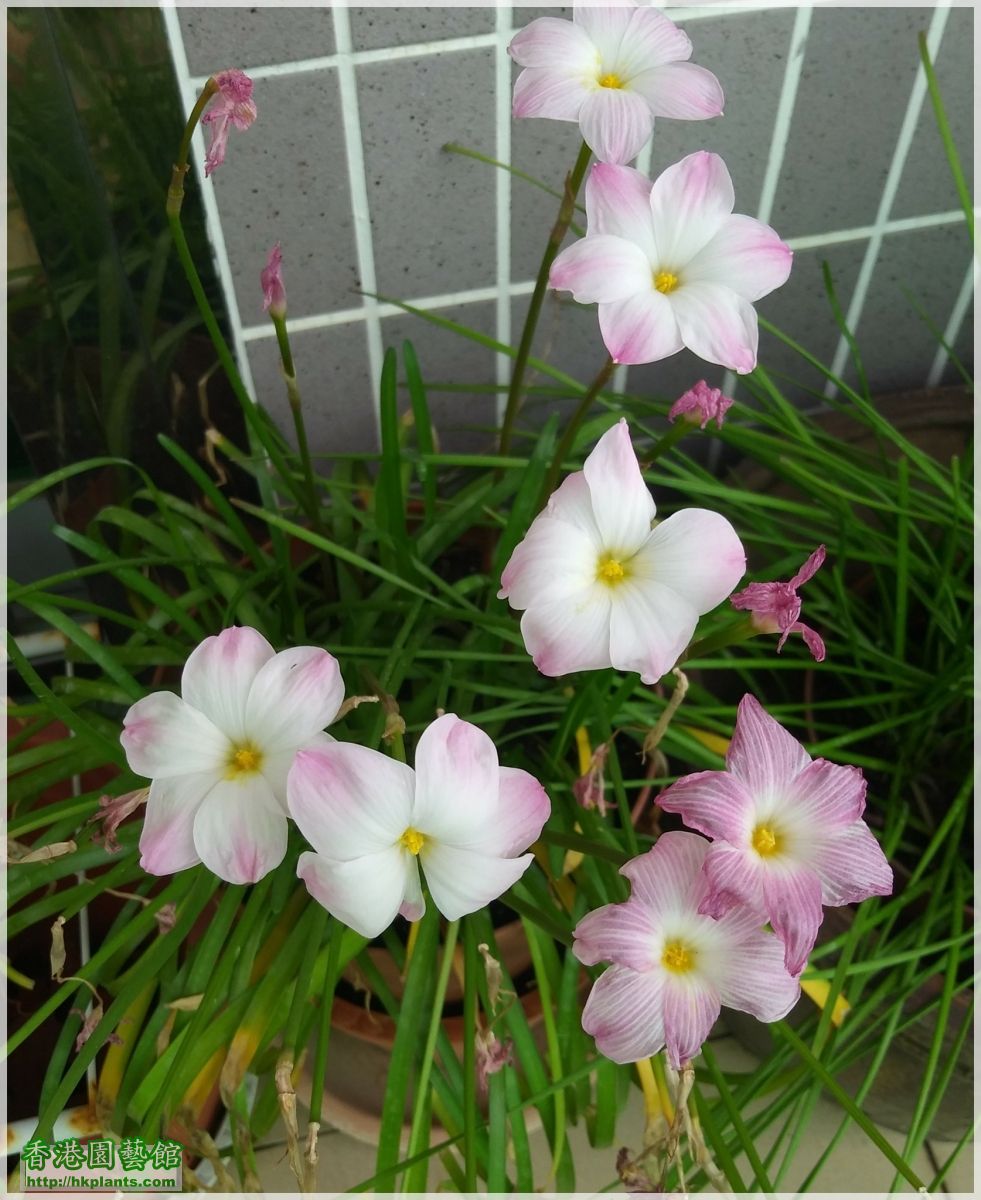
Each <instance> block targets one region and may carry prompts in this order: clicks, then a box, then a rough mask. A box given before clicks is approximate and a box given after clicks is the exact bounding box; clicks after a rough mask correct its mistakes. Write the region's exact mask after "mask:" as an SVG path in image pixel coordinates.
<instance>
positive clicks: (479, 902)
mask: <svg viewBox="0 0 981 1200" xmlns="http://www.w3.org/2000/svg"><path fill="white" fill-rule="evenodd" d="M419 857H420V860H421V862H422V869H423V873H424V874H425V876H426V882H427V883H428V884H429V894H430V895H431V896H432V898H433V903H434V904H435V905H436V907H437V908H438V909H439V911H440V912H441V913H442V914H443V916H444V917H446V919H447V920H448V921H458V920H459V919H460V918H461V917H465V916H466V915H467V914H468V913H472V912H476V911H477V909H478V908H483V907H484V906H485V905H486V904H490V902H491V901H492V900H496V899H497V898H498V896H500V895H502V894H503V893H504V892H506V891H507V890H508V888H509V887H511V885H512V884H514V883H517V882H518V880H519V879H520V878H521V876H522V875H524V873H525V871H527V869H528V867H529V866H531V864H532V862H533V861H534V857H535V856H534V855H533V854H522V855H521V857H520V858H494V857H492V856H490V855H487V854H477V853H476V852H475V851H473V850H461V849H459V848H458V847H456V846H450V845H446V844H444V843H442V842H438V841H437V842H432V843H427V845H425V846H424V847H423V849H422V851H421V853H420V855H419Z"/></svg>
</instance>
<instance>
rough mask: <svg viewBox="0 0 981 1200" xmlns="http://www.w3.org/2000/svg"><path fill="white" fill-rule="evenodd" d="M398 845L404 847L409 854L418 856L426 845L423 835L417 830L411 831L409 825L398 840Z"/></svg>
mask: <svg viewBox="0 0 981 1200" xmlns="http://www.w3.org/2000/svg"><path fill="white" fill-rule="evenodd" d="M399 844H400V845H402V846H404V847H405V848H406V850H408V852H409V853H410V854H418V853H419V851H420V850H421V849H422V848H423V846H424V845H425V844H426V838H425V835H424V834H421V833H420V832H419V830H418V829H413V828H412V826H411V825H410V826H409V828H408V829H407V830H406V831H405V833H403V834H402V836H401V837H400V838H399Z"/></svg>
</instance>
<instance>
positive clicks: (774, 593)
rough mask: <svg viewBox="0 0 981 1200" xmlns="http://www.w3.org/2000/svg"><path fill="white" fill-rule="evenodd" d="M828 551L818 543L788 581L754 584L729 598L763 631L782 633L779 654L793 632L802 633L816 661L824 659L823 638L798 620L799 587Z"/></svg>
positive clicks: (815, 572)
mask: <svg viewBox="0 0 981 1200" xmlns="http://www.w3.org/2000/svg"><path fill="white" fill-rule="evenodd" d="M824 555H825V550H824V547H823V546H818V548H817V549H816V550H815V551H814V553H813V554H812V555H811V556H810V557H809V558H808V560H807V562H805V563H804V565H803V566H802V567H801V569H800V570H799V571H798V572H797V574H796V575H794V576H792V577H791V578H790V579H788V580H787V582H786V583H751V584H749V585H748V586H747V587H745V588H743V590H742V591H741V592H737V593H736V594H735V595H734V596H730V597H729V602H730V603H731V604H732V607H733V608H739V609H743V610H744V611H746V612H750V613H752V614H753V624H754V625H755V626H756V628H757V629H758V630H759V631H760V632H761V633H779V634H780V641H779V642H777V653H778V654H779V653H780V651H781V650H782V649H783V647H784V643H785V642H786V640H787V638H788V637H790V635H791V634H792V633H799V634H800V635H801V637H802V638H803V639H804V644H805V645H806V646H807V648H808V650H810V652H811V654H812V655H813V657H814V661H815V662H824V656H825V649H824V639H823V638H822V637H821V635H820V634H819V633H818V632H817V631H816V630H814V629H812V628H811V627H810V625H805V624H804V622H803V621H801V620H799V617H800V609H801V600H800V596H798V595H797V589H798V588H799V587H800V586H801V585H802V584H804V583H807V581H808V580H809V579H812V578H813V577H814V576H815V575H816V574H817V571H818V569H819V568H820V566H821V564H822V563H823V562H824Z"/></svg>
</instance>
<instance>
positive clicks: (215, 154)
mask: <svg viewBox="0 0 981 1200" xmlns="http://www.w3.org/2000/svg"><path fill="white" fill-rule="evenodd" d="M214 80H215V83H217V84H218V91H217V92H216V93H215V97H214V99H213V100H212V102H211V103H210V104H209V105H208V108H207V110H206V111H205V113H204V115H203V116H202V117H201V124H202V125H210V126H211V145H210V146H209V147H208V153H207V156H206V157H205V160H204V174H205V178H207V177H208V176H209V175H210V174H211V172H212V171H214V170H215V169H216V168H217V167H220V166H221V164H222V163H223V162H224V161H225V149H226V147H227V145H228V135H229V133H230V132H231V126H232V125H234V126H235V128H236V129H238V130H240V131H241V132H243V133H244V132H245V130H246V129H248V128H249V126H250V125H251V124H252V122H253V121H254V120H255V119H256V116H257V113H256V107H255V101H254V100H253V99H252V80H251V79H250V78H249V77H248V75H246V73H245V72H244V71H239V70H237V69H235V68H232V69H231V70H228V71H219V72H218V74H217V75H215V77H214Z"/></svg>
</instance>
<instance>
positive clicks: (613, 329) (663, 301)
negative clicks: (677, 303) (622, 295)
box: [599, 288, 685, 365]
mask: <svg viewBox="0 0 981 1200" xmlns="http://www.w3.org/2000/svg"><path fill="white" fill-rule="evenodd" d="M599 324H600V333H601V334H602V337H603V344H604V345H605V346H606V348H607V350H609V352H610V356H611V358H612V359H613V361H614V362H615V363H627V364H630V365H636V364H639V363H650V362H660V361H661V359H662V358H668V357H669V356H670V355H672V354H677V352H678V351H679V350H681V349H682V347H683V346H684V344H685V343H684V342H683V341H682V338H681V331H680V330H679V328H678V320H677V318H676V317H675V315H674V307H673V305H672V304H671V302H670V300H668V298H667V296H664V295H662V294H661V293H660V292H658V291H655V290H654V288H651V289H650V291H647V292H638V293H637V295H636V296H631V297H629V299H627V300H615V301H614V302H613V303H612V304H601V305H600V308H599Z"/></svg>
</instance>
